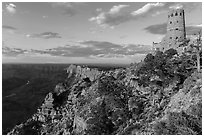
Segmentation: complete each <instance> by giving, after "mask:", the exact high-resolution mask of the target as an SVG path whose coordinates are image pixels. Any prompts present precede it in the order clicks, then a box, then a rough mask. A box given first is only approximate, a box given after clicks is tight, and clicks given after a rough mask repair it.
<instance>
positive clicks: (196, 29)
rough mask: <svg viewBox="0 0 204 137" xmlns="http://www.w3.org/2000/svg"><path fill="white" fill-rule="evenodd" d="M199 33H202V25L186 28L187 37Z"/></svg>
mask: <svg viewBox="0 0 204 137" xmlns="http://www.w3.org/2000/svg"><path fill="white" fill-rule="evenodd" d="M199 31H201V32H202V25H189V26H186V34H187V35H194V34H198V32H199Z"/></svg>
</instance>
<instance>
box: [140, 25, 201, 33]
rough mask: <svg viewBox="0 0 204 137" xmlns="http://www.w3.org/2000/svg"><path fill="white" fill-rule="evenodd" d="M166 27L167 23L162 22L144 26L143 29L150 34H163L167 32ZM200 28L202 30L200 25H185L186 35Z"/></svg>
mask: <svg viewBox="0 0 204 137" xmlns="http://www.w3.org/2000/svg"><path fill="white" fill-rule="evenodd" d="M166 28H167V24H166V23H162V24H155V25H150V26H148V27H146V28H144V30H146V31H147V32H149V33H152V34H159V35H164V34H166V32H167V29H166ZM200 30H202V25H187V26H186V34H187V35H193V34H195V33H197V32H198V31H200Z"/></svg>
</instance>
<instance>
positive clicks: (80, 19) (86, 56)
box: [2, 2, 202, 64]
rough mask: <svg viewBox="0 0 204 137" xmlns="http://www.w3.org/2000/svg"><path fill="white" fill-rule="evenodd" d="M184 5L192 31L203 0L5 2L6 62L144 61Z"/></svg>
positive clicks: (199, 18)
mask: <svg viewBox="0 0 204 137" xmlns="http://www.w3.org/2000/svg"><path fill="white" fill-rule="evenodd" d="M175 8H183V9H184V10H185V21H186V30H187V34H188V35H190V34H193V33H194V32H196V31H198V30H200V29H201V27H202V3H199V2H190V3H188V2H185V3H176V2H168V3H167V2H151V3H147V2H146V3H145V2H131V3H130V2H129V3H126V2H95V3H94V2H76V3H73V2H60V3H57V2H54V3H53V2H3V3H2V62H3V63H114V64H129V63H133V62H139V61H141V60H142V59H143V58H144V57H145V55H146V54H148V53H150V52H151V48H152V43H153V42H160V41H161V39H162V38H163V37H164V36H165V33H166V22H167V13H168V11H169V10H171V9H175Z"/></svg>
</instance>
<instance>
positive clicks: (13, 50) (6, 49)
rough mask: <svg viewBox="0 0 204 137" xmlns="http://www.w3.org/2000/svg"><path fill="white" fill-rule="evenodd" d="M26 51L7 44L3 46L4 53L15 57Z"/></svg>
mask: <svg viewBox="0 0 204 137" xmlns="http://www.w3.org/2000/svg"><path fill="white" fill-rule="evenodd" d="M25 51H26V50H23V49H20V48H10V47H7V46H3V47H2V55H6V56H11V57H15V56H18V55H20V54H24V52H25Z"/></svg>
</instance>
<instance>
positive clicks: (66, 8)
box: [52, 2, 77, 17]
mask: <svg viewBox="0 0 204 137" xmlns="http://www.w3.org/2000/svg"><path fill="white" fill-rule="evenodd" d="M52 6H53V7H54V8H57V9H60V11H61V13H62V14H64V15H68V16H70V17H71V16H74V15H76V14H77V10H76V8H75V7H74V3H71V2H54V3H52Z"/></svg>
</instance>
